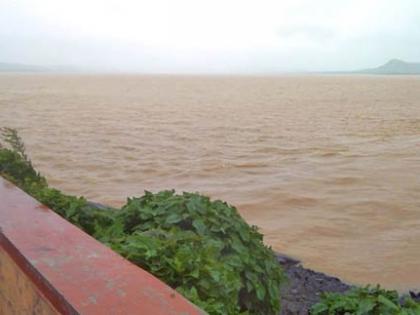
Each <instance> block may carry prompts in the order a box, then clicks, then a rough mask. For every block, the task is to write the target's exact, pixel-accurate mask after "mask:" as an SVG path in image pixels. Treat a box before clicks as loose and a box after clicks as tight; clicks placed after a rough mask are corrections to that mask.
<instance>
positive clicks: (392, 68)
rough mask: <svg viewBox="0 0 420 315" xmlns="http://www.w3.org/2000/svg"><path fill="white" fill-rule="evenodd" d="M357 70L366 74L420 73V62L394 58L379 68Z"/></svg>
mask: <svg viewBox="0 0 420 315" xmlns="http://www.w3.org/2000/svg"><path fill="white" fill-rule="evenodd" d="M356 72H357V73H366V74H420V63H416V62H405V61H403V60H400V59H392V60H390V61H388V62H387V63H386V64H384V65H382V66H379V67H377V68H371V69H364V70H360V71H356Z"/></svg>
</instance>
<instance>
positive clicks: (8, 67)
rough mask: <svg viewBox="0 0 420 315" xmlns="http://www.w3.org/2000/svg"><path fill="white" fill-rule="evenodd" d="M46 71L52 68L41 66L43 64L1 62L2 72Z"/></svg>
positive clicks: (0, 68) (0, 69)
mask: <svg viewBox="0 0 420 315" xmlns="http://www.w3.org/2000/svg"><path fill="white" fill-rule="evenodd" d="M46 71H50V69H48V68H46V67H41V66H33V65H24V64H19V63H2V62H0V72H46Z"/></svg>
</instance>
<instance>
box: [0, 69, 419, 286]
mask: <svg viewBox="0 0 420 315" xmlns="http://www.w3.org/2000/svg"><path fill="white" fill-rule="evenodd" d="M0 126H10V127H15V128H17V129H18V130H19V131H20V132H21V135H22V137H23V138H24V140H25V143H26V145H27V150H28V153H29V155H30V156H31V158H32V159H33V162H34V165H35V166H36V168H37V169H39V170H40V171H41V172H42V173H43V174H44V175H45V176H46V177H47V178H48V180H49V182H50V184H51V185H53V186H57V187H58V188H60V189H62V190H64V191H66V192H68V193H72V194H79V195H84V196H86V197H87V198H89V199H92V200H94V201H97V202H101V203H105V204H110V205H114V206H120V205H122V204H124V202H125V199H126V197H128V196H137V195H141V194H142V193H143V191H144V190H151V191H158V190H162V189H167V188H175V189H176V190H178V191H198V192H201V193H204V194H208V195H210V196H212V197H213V198H220V199H223V200H226V201H228V202H230V203H232V204H234V205H236V206H237V207H238V209H239V211H240V212H241V214H242V215H243V216H244V217H245V218H246V220H247V221H248V222H249V223H251V224H255V225H258V226H259V227H260V228H261V230H262V232H263V233H264V234H265V240H266V242H267V243H268V244H270V245H271V246H273V248H274V249H276V250H278V251H281V252H284V253H287V254H289V255H292V256H295V257H297V258H299V259H301V260H302V261H303V262H304V264H305V266H307V267H309V268H314V269H316V270H319V271H323V272H326V273H329V274H332V275H336V276H339V277H341V278H342V279H344V280H346V281H348V282H351V283H356V284H365V283H381V284H382V285H384V286H387V287H393V288H397V289H400V290H407V289H409V288H411V289H420V77H417V76H389V77H382V76H278V77H262V76H261V77H237V76H219V77H218V76H207V77H206V76H134V75H83V76H82V75H46V74H42V75H12V74H3V75H0Z"/></svg>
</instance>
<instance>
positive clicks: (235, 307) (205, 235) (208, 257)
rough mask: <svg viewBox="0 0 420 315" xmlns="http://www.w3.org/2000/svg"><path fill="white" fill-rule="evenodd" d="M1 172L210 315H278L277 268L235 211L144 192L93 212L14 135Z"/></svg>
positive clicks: (191, 196) (3, 149)
mask: <svg viewBox="0 0 420 315" xmlns="http://www.w3.org/2000/svg"><path fill="white" fill-rule="evenodd" d="M2 132H3V133H2V135H3V142H4V143H3V144H2V145H0V175H2V176H4V177H5V178H7V179H8V180H10V181H12V182H13V183H14V184H16V185H17V186H19V187H20V188H22V189H23V190H25V191H26V192H27V193H28V194H30V195H32V196H33V197H34V198H36V199H37V200H39V201H40V202H42V203H43V204H45V205H47V206H48V207H50V208H51V209H53V210H54V211H55V212H57V213H58V214H59V215H61V216H63V217H64V218H66V219H67V220H69V221H70V222H72V223H73V224H75V225H77V226H79V227H80V228H82V229H83V230H84V231H86V232H87V233H89V234H90V235H92V236H94V237H95V238H96V239H98V240H99V241H101V242H103V243H104V244H106V245H108V246H110V247H111V248H113V249H114V250H115V251H117V252H118V253H120V254H121V255H122V256H124V257H126V258H127V259H129V260H130V261H132V262H133V263H135V264H137V265H138V266H141V267H142V268H144V269H146V270H148V271H150V272H151V273H152V274H154V275H155V276H157V277H159V278H160V279H162V280H163V281H164V282H166V283H167V284H169V285H170V286H172V287H173V288H175V289H176V290H178V291H179V292H180V293H181V294H183V295H184V296H185V297H187V298H188V299H189V300H191V301H192V302H194V303H196V304H197V305H199V306H201V307H202V308H203V309H204V310H206V311H207V312H208V313H209V314H261V315H263V314H264V315H265V314H267V315H270V314H278V312H279V310H280V305H279V287H280V284H281V282H282V280H283V273H282V270H281V268H280V266H279V264H278V263H277V260H276V258H275V255H274V252H273V251H272V250H271V249H270V248H268V247H266V246H265V245H264V243H263V236H262V235H261V234H260V233H259V232H258V230H257V228H256V227H254V226H249V225H248V224H247V223H246V222H245V221H244V220H243V219H242V218H241V217H240V215H239V214H238V212H237V210H236V208H234V207H232V206H230V205H228V204H227V203H225V202H222V201H219V200H216V201H211V200H210V199H209V198H208V197H205V196H202V195H199V194H196V193H183V194H180V195H178V194H176V193H175V192H174V191H163V192H159V193H156V194H153V193H150V192H146V193H145V195H144V196H142V197H140V198H131V199H128V201H127V204H126V205H125V206H123V207H122V209H111V208H109V209H98V208H97V207H95V206H94V205H93V204H92V203H89V202H88V201H87V200H86V199H85V198H83V197H75V196H69V195H66V194H63V193H62V192H60V191H59V190H57V189H54V188H50V187H49V186H48V184H47V181H46V180H45V178H44V177H42V176H41V175H40V174H39V173H37V172H36V171H35V170H34V168H33V166H32V164H31V162H30V160H29V159H28V157H27V155H26V153H25V147H24V145H23V142H22V140H21V139H20V137H19V136H18V134H17V132H16V131H14V130H13V129H3V130H2Z"/></svg>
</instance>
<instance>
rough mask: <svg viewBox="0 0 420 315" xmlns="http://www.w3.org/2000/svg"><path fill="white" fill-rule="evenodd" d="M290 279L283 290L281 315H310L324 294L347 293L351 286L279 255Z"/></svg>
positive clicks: (279, 260) (279, 259) (280, 261)
mask: <svg viewBox="0 0 420 315" xmlns="http://www.w3.org/2000/svg"><path fill="white" fill-rule="evenodd" d="M277 259H278V262H279V263H280V264H281V265H282V266H283V268H284V271H285V274H286V276H287V278H288V281H287V283H286V284H285V285H284V286H283V288H282V289H281V313H280V314H281V315H308V314H309V309H310V308H311V306H312V305H314V304H316V303H317V302H319V299H320V297H321V294H322V293H323V292H345V291H347V290H348V289H350V288H351V286H350V285H348V284H345V283H343V282H341V281H340V279H338V278H335V277H331V276H328V275H326V274H323V273H320V272H316V271H313V270H310V269H306V268H304V267H302V265H301V264H300V261H298V260H295V259H293V258H290V257H288V256H286V255H282V254H278V255H277Z"/></svg>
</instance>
